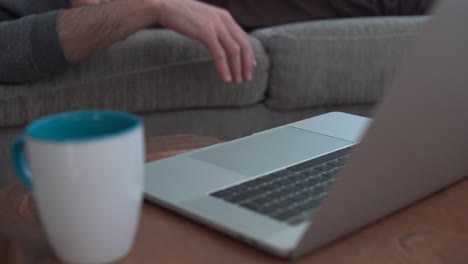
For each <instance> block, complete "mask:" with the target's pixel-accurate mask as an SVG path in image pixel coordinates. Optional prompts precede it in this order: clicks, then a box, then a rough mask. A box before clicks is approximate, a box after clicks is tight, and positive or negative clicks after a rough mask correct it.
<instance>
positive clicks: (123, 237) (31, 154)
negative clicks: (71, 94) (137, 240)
mask: <svg viewBox="0 0 468 264" xmlns="http://www.w3.org/2000/svg"><path fill="white" fill-rule="evenodd" d="M12 162H13V167H14V169H15V171H16V174H17V175H18V177H19V178H20V180H21V181H22V183H23V184H24V185H25V186H26V188H27V189H28V191H30V192H31V193H32V196H33V198H34V200H35V202H36V207H37V209H38V213H39V218H40V220H41V223H42V224H43V226H44V228H45V232H46V235H47V237H48V239H49V241H50V244H51V246H52V248H53V249H54V252H55V253H56V254H57V255H58V257H59V258H60V259H62V260H64V261H66V262H72V263H106V262H112V261H115V260H118V259H120V258H122V257H124V256H125V255H127V254H128V252H129V251H130V249H131V246H132V244H133V240H134V237H135V233H136V229H137V225H138V222H139V216H140V211H141V206H142V193H143V166H144V143H143V125H142V122H141V120H140V119H139V118H138V117H136V116H134V115H132V114H128V113H122V112H115V111H78V112H67V113H61V114H56V115H52V116H48V117H45V118H42V119H39V120H37V121H35V122H33V123H31V124H30V125H29V126H28V127H27V128H26V133H25V135H24V136H22V137H19V138H17V139H16V141H15V143H14V144H13V146H12Z"/></svg>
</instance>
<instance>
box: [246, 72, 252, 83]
mask: <svg viewBox="0 0 468 264" xmlns="http://www.w3.org/2000/svg"><path fill="white" fill-rule="evenodd" d="M247 80H248V81H249V82H250V81H251V80H252V74H251V73H249V74H248V75H247Z"/></svg>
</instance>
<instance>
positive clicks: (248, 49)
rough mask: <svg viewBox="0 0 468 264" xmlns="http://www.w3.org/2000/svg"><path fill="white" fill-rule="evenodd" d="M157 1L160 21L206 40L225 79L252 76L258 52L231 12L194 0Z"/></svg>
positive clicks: (204, 41) (170, 27)
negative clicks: (255, 51) (256, 52)
mask: <svg viewBox="0 0 468 264" xmlns="http://www.w3.org/2000/svg"><path fill="white" fill-rule="evenodd" d="M155 1H157V2H158V5H157V8H155V11H156V15H157V20H158V21H159V23H160V24H161V25H163V26H164V27H166V28H169V29H172V30H175V31H177V32H179V33H181V34H183V35H186V36H189V37H192V38H195V39H197V40H199V41H201V42H202V43H204V44H205V45H206V46H207V47H208V48H209V50H210V52H211V55H212V56H213V58H214V60H215V63H216V66H217V68H218V71H219V73H220V75H221V77H222V78H223V80H224V81H225V82H231V80H234V81H235V82H236V83H241V82H242V81H245V80H248V81H250V80H251V79H252V70H253V68H254V67H255V66H256V61H255V54H254V52H253V49H252V46H251V45H250V42H249V39H248V36H247V34H246V33H245V32H244V30H242V28H241V27H240V26H239V25H238V24H237V23H236V22H235V21H234V19H233V18H232V16H231V15H230V14H229V12H227V11H226V10H224V9H221V8H218V7H214V6H211V5H207V4H204V3H201V2H198V1H193V0H165V1H164V0H163V1H160V0H155Z"/></svg>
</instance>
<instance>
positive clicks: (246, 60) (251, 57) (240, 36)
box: [229, 19, 256, 81]
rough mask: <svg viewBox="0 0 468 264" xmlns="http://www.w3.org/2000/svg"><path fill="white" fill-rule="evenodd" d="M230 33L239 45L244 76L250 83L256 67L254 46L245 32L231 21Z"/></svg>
mask: <svg viewBox="0 0 468 264" xmlns="http://www.w3.org/2000/svg"><path fill="white" fill-rule="evenodd" d="M229 28H230V32H231V34H232V36H233V38H234V39H235V40H236V41H237V43H239V46H240V50H241V58H242V74H243V76H244V79H245V80H248V81H250V80H251V79H252V71H253V68H254V67H255V66H256V61H255V53H254V51H253V48H252V45H251V44H250V42H249V38H248V36H247V34H246V33H245V32H244V30H243V29H242V28H241V27H239V25H238V24H237V23H236V22H235V21H234V20H233V19H231V21H230V22H229Z"/></svg>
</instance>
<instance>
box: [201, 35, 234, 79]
mask: <svg viewBox="0 0 468 264" xmlns="http://www.w3.org/2000/svg"><path fill="white" fill-rule="evenodd" d="M206 45H207V46H208V49H209V50H210V53H211V56H212V57H213V60H214V62H215V64H216V68H217V69H218V72H219V75H221V78H222V79H223V81H224V82H226V83H230V82H231V81H232V75H231V72H230V71H229V66H228V64H227V59H226V52H225V51H224V49H223V46H222V45H221V44H220V43H219V41H218V39H217V38H216V37H215V36H212V37H211V38H210V40H209V41H207V42H206Z"/></svg>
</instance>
